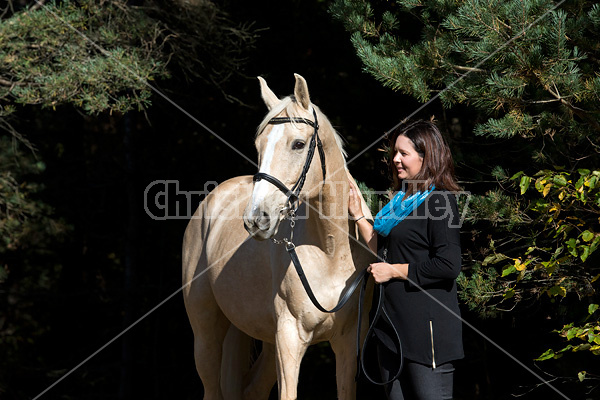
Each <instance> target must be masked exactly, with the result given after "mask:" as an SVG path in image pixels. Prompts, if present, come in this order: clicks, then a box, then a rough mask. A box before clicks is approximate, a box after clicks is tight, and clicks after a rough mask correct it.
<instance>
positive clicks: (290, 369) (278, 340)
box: [275, 313, 312, 400]
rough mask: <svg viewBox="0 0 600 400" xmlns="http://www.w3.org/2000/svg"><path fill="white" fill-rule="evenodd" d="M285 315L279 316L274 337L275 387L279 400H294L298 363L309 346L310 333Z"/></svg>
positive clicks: (296, 394)
mask: <svg viewBox="0 0 600 400" xmlns="http://www.w3.org/2000/svg"><path fill="white" fill-rule="evenodd" d="M286 314H287V315H285V316H282V315H280V316H279V318H278V321H277V333H276V335H275V350H276V357H277V358H276V360H277V385H278V388H279V399H280V400H295V399H296V398H297V397H298V375H299V372H300V363H301V362H302V357H304V353H306V349H307V348H308V345H309V344H310V341H311V338H312V332H306V331H304V330H303V329H302V328H301V323H300V322H299V321H298V320H296V319H295V318H294V317H293V316H292V315H290V314H288V313H286Z"/></svg>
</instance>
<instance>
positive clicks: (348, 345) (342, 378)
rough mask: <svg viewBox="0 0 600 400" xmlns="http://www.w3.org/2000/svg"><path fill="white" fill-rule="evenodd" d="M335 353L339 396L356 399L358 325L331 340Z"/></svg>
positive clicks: (342, 398) (345, 399) (340, 397)
mask: <svg viewBox="0 0 600 400" xmlns="http://www.w3.org/2000/svg"><path fill="white" fill-rule="evenodd" d="M329 343H330V344H331V349H332V350H333V352H334V353H335V375H336V383H337V398H338V399H340V400H354V399H356V382H355V377H356V327H354V328H352V329H348V330H347V331H346V332H345V333H344V334H342V335H339V336H336V337H335V338H334V339H332V340H331V341H330V342H329Z"/></svg>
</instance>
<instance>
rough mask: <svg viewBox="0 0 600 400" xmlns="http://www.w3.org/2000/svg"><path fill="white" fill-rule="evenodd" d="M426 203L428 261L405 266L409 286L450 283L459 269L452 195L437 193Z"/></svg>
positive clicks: (455, 218)
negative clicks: (406, 267) (446, 281)
mask: <svg viewBox="0 0 600 400" xmlns="http://www.w3.org/2000/svg"><path fill="white" fill-rule="evenodd" d="M428 200H429V201H428V202H427V210H428V213H429V214H428V216H427V217H428V221H427V240H428V241H429V259H428V260H427V261H422V262H414V263H410V264H409V266H408V282H409V284H410V285H411V286H416V285H418V286H426V285H431V284H435V283H440V282H442V281H444V280H454V279H456V277H457V276H458V274H459V273H460V270H461V248H460V229H459V221H460V215H459V214H458V206H457V204H456V196H455V195H454V194H452V193H450V192H442V193H439V192H438V193H435V194H433V195H432V196H431V197H430V199H428Z"/></svg>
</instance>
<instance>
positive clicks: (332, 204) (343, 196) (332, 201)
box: [307, 133, 348, 253]
mask: <svg viewBox="0 0 600 400" xmlns="http://www.w3.org/2000/svg"><path fill="white" fill-rule="evenodd" d="M327 140H328V142H329V143H328V146H326V147H327V148H328V149H329V151H328V152H327V154H326V156H325V159H326V163H327V176H326V180H325V182H324V183H322V184H321V188H320V193H319V195H318V196H316V197H315V198H313V199H312V200H310V201H309V207H310V209H309V218H308V220H307V224H308V228H309V231H310V232H311V234H312V235H313V237H318V239H319V247H321V248H322V249H324V251H325V252H327V253H330V252H332V251H333V252H338V251H345V250H348V249H346V246H347V245H348V177H347V174H346V167H345V161H344V158H343V156H342V154H341V152H340V151H339V148H338V146H337V143H336V142H335V139H334V138H333V134H332V133H331V137H328V138H327ZM315 157H319V156H318V155H316V154H315ZM313 163H314V161H313ZM317 167H318V169H320V166H319V165H318V163H315V166H314V168H317ZM319 172H320V171H319ZM332 241H333V242H334V243H335V244H334V249H333V250H331V245H332Z"/></svg>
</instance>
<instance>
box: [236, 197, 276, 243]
mask: <svg viewBox="0 0 600 400" xmlns="http://www.w3.org/2000/svg"><path fill="white" fill-rule="evenodd" d="M280 220H281V218H280V213H276V214H275V216H273V215H272V213H269V212H267V211H265V210H263V209H261V208H259V207H253V206H251V205H248V208H246V211H244V228H246V231H248V233H249V234H250V236H252V237H253V238H255V239H258V240H265V239H271V238H272V237H274V236H275V235H276V234H277V230H278V228H279V222H280Z"/></svg>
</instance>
